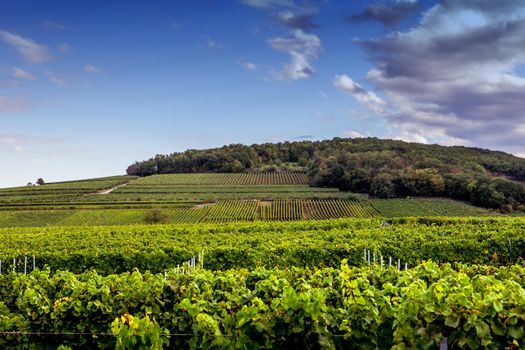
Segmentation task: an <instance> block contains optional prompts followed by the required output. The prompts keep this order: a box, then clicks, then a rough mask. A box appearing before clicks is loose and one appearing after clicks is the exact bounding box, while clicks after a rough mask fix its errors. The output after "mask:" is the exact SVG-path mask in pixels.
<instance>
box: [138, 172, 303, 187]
mask: <svg viewBox="0 0 525 350" xmlns="http://www.w3.org/2000/svg"><path fill="white" fill-rule="evenodd" d="M132 185H133V186H144V185H147V186H152V185H153V186H155V185H162V186H173V185H175V186H177V185H207V186H208V185H228V186H232V185H308V176H306V174H305V173H301V172H282V173H236V174H235V173H234V174H220V173H206V174H166V175H154V176H148V177H143V178H141V179H139V180H137V181H135V182H134V183H133V184H132Z"/></svg>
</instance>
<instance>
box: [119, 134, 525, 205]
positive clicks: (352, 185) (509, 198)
mask: <svg viewBox="0 0 525 350" xmlns="http://www.w3.org/2000/svg"><path fill="white" fill-rule="evenodd" d="M291 170H295V171H297V170H303V171H307V172H308V174H309V175H310V179H311V185H312V186H317V187H336V188H339V189H340V190H343V191H351V192H358V193H367V194H370V195H371V196H374V197H379V198H397V197H407V196H425V197H436V196H444V197H451V198H454V199H459V200H465V201H470V202H472V203H473V204H475V205H478V206H483V207H488V208H497V209H500V210H502V211H504V212H510V211H513V210H522V211H523V210H525V159H522V158H518V157H514V156H512V155H510V154H507V153H504V152H499V151H490V150H485V149H480V148H472V147H463V146H452V147H446V146H440V145H425V144H417V143H406V142H402V141H397V140H382V139H377V138H356V139H350V138H334V139H332V140H324V141H298V142H281V143H265V144H254V145H241V144H233V145H227V146H223V147H220V148H213V149H204V150H187V151H185V152H177V153H172V154H167V155H156V156H155V157H152V158H150V159H148V160H145V161H142V162H136V163H134V164H132V165H130V166H129V167H128V169H127V173H128V175H138V176H148V175H153V174H170V173H202V172H225V173H235V172H250V171H291Z"/></svg>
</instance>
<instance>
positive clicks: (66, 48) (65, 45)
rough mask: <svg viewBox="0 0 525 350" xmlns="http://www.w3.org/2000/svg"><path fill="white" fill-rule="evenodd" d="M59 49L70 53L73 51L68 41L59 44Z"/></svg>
mask: <svg viewBox="0 0 525 350" xmlns="http://www.w3.org/2000/svg"><path fill="white" fill-rule="evenodd" d="M58 50H59V51H60V52H62V53H68V52H69V51H71V47H70V46H69V45H68V44H66V43H61V44H59V45H58Z"/></svg>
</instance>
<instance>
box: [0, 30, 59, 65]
mask: <svg viewBox="0 0 525 350" xmlns="http://www.w3.org/2000/svg"><path fill="white" fill-rule="evenodd" d="M0 39H2V41H4V42H5V43H7V44H9V45H11V46H13V47H14V48H15V49H16V50H17V51H18V52H19V53H20V54H21V55H22V57H24V58H25V59H26V60H27V61H29V62H31V63H42V62H46V61H49V60H51V59H52V56H51V54H50V53H49V48H48V47H47V46H45V45H40V44H38V43H36V42H34V41H33V40H31V39H29V38H24V37H22V36H20V35H18V34H15V33H10V32H7V31H5V30H0Z"/></svg>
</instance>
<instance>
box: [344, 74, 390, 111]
mask: <svg viewBox="0 0 525 350" xmlns="http://www.w3.org/2000/svg"><path fill="white" fill-rule="evenodd" d="M334 86H335V87H336V88H338V89H339V90H341V91H344V92H346V93H347V94H349V95H352V96H353V97H354V98H355V99H356V100H357V101H358V102H359V103H360V104H361V105H363V106H364V107H366V108H367V109H369V110H371V111H373V112H375V113H380V114H381V113H384V107H385V105H386V103H385V101H383V100H382V99H381V98H380V97H379V96H377V95H376V94H375V93H374V92H372V91H366V90H365V89H364V88H363V87H362V86H361V85H359V84H358V83H356V82H355V81H353V80H352V78H350V77H349V76H347V75H345V74H343V75H336V76H335V78H334Z"/></svg>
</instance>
